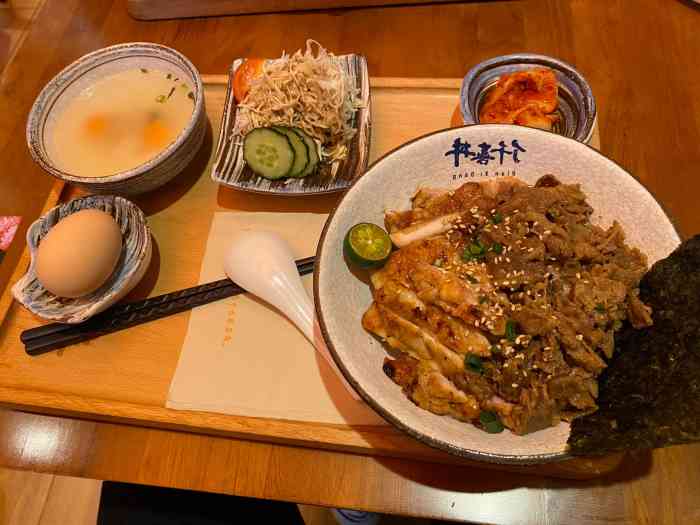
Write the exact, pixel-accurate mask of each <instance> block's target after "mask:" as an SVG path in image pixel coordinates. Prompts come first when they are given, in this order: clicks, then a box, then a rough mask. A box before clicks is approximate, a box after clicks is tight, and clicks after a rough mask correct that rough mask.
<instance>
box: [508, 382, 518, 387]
mask: <svg viewBox="0 0 700 525" xmlns="http://www.w3.org/2000/svg"><path fill="white" fill-rule="evenodd" d="M510 386H512V387H513V388H518V383H513V384H512V385H510Z"/></svg>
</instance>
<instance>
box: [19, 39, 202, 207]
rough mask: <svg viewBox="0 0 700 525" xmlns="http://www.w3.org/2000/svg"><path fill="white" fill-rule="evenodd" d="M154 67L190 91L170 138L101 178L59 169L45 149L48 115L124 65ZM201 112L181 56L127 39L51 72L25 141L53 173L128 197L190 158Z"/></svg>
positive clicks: (198, 139) (198, 91) (193, 72)
mask: <svg viewBox="0 0 700 525" xmlns="http://www.w3.org/2000/svg"><path fill="white" fill-rule="evenodd" d="M136 68H144V69H157V70H160V71H164V72H166V73H172V74H173V75H176V76H178V77H180V78H183V79H185V80H186V81H187V82H188V83H189V84H190V85H191V86H192V92H193V95H194V109H193V111H192V117H191V118H190V120H189V122H188V123H187V125H186V126H185V128H184V129H183V130H182V131H181V132H180V134H179V135H178V136H177V138H176V139H175V141H174V142H172V143H170V144H169V145H168V146H167V147H166V148H165V149H164V150H163V151H161V152H160V153H159V154H158V155H157V156H155V157H154V158H152V159H151V160H149V161H148V162H146V163H144V164H141V165H140V166H137V167H135V168H133V169H130V170H127V171H123V172H120V173H115V174H114V175H107V176H104V177H79V176H77V175H73V174H71V173H66V172H64V171H62V170H60V169H59V168H58V167H57V166H56V164H55V163H54V162H53V160H52V159H51V157H50V155H49V153H48V149H47V137H48V135H49V134H50V132H51V126H52V123H53V120H54V118H55V117H56V116H57V115H58V114H60V112H61V111H62V110H63V109H64V108H65V106H66V104H67V103H68V102H70V100H71V99H72V98H73V97H75V96H76V95H78V94H79V93H80V92H81V91H83V90H84V89H85V88H86V87H88V86H90V85H91V84H93V83H95V82H96V81H97V80H100V79H102V78H104V77H106V76H110V75H114V74H116V73H118V72H120V71H124V70H128V69H136ZM206 121H207V116H206V111H205V110H204V91H203V88H202V79H201V77H200V75H199V72H198V71H197V69H196V68H195V67H194V66H193V65H192V63H191V62H190V61H189V60H188V59H187V58H185V56H184V55H182V54H181V53H179V52H177V51H175V50H174V49H170V48H169V47H165V46H161V45H159V44H151V43H143V42H131V43H127V44H118V45H115V46H110V47H106V48H104V49H99V50H97V51H94V52H92V53H89V54H87V55H85V56H83V57H81V58H79V59H78V60H76V61H75V62H73V63H72V64H71V65H69V66H68V67H66V68H65V69H64V70H63V71H61V72H60V73H59V74H58V75H56V76H55V77H54V78H53V79H52V80H51V81H50V82H49V83H48V84H47V85H46V86H45V87H44V89H43V90H42V91H41V93H40V94H39V96H38V97H37V99H36V101H35V102H34V105H33V106H32V109H31V111H30V113H29V119H28V121H27V144H28V146H29V151H30V153H31V155H32V157H33V158H34V160H35V161H36V162H37V163H38V164H39V165H40V166H41V167H42V168H43V169H44V170H46V171H47V172H49V173H50V174H51V175H53V176H54V177H56V178H58V179H61V180H64V181H67V182H70V183H72V184H75V185H77V186H81V187H83V188H85V189H86V190H88V191H90V192H92V193H111V194H118V195H134V194H137V193H143V192H146V191H150V190H152V189H155V188H157V187H158V186H162V185H163V184H165V183H166V182H168V181H169V180H170V179H172V178H173V177H175V176H176V175H177V174H178V173H180V172H181V171H182V170H183V169H184V168H185V166H187V164H189V162H190V161H191V160H192V159H193V158H194V156H195V154H196V153H197V151H198V150H199V148H200V147H201V145H202V142H203V140H204V135H205V132H206Z"/></svg>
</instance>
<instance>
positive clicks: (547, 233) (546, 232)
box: [544, 230, 552, 235]
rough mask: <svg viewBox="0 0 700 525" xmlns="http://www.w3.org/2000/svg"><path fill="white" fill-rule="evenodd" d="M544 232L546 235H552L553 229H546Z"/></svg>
mask: <svg viewBox="0 0 700 525" xmlns="http://www.w3.org/2000/svg"><path fill="white" fill-rule="evenodd" d="M544 234H545V235H551V234H552V230H545V231H544Z"/></svg>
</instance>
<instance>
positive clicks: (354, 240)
mask: <svg viewBox="0 0 700 525" xmlns="http://www.w3.org/2000/svg"><path fill="white" fill-rule="evenodd" d="M343 247H344V250H345V254H346V256H347V257H348V259H350V260H351V261H352V262H353V263H355V264H356V265H358V266H359V267H361V268H375V267H378V266H381V265H382V264H383V263H384V262H385V261H386V260H387V259H388V258H389V255H390V254H391V238H390V237H389V234H388V233H387V232H385V231H384V230H383V229H382V228H380V227H379V226H377V225H376V224H371V223H369V222H361V223H360V224H356V225H355V226H353V227H352V228H350V230H349V231H348V233H347V235H346V236H345V242H344V243H343Z"/></svg>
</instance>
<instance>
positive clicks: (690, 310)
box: [568, 235, 700, 456]
mask: <svg viewBox="0 0 700 525" xmlns="http://www.w3.org/2000/svg"><path fill="white" fill-rule="evenodd" d="M639 288H640V298H641V299H642V300H643V301H644V302H645V303H646V304H648V305H650V306H651V307H652V309H653V313H652V317H653V320H654V325H653V326H651V327H649V328H645V329H642V330H635V329H633V328H632V327H631V326H625V327H623V328H622V330H620V331H619V332H618V333H617V334H616V336H615V354H614V355H613V358H612V359H611V360H610V362H609V363H608V368H607V369H606V370H605V371H604V372H603V374H602V375H601V376H600V378H599V388H600V394H599V398H598V405H599V407H600V408H599V409H598V411H597V412H594V413H593V414H590V415H586V416H583V417H580V418H577V419H575V420H574V421H573V423H572V426H571V435H570V437H569V441H568V444H569V452H570V453H571V454H573V455H586V456H590V455H602V454H607V453H610V452H618V451H623V450H634V449H648V448H657V447H665V446H668V445H676V444H681V443H689V442H692V441H700V235H696V236H695V237H693V238H692V239H689V240H687V241H685V242H684V243H683V244H681V245H680V246H679V247H678V248H677V249H676V250H675V251H674V252H673V253H672V254H671V255H669V256H668V257H667V258H666V259H663V260H661V261H658V262H657V263H656V264H654V265H653V266H652V268H651V270H649V272H648V273H647V274H646V275H645V276H644V278H643V279H642V281H641V283H640V287H639Z"/></svg>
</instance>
